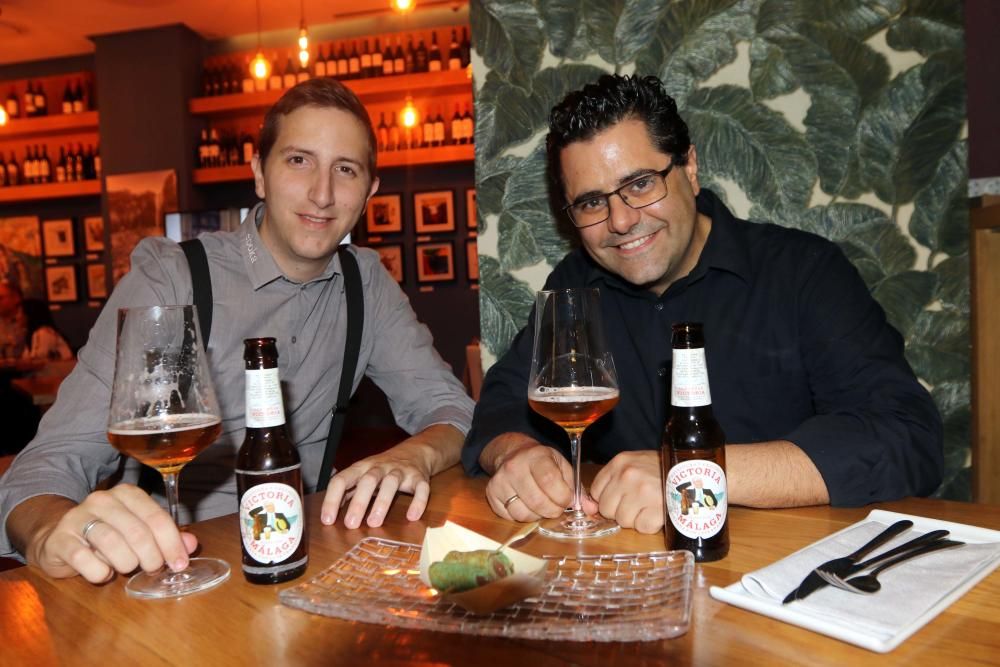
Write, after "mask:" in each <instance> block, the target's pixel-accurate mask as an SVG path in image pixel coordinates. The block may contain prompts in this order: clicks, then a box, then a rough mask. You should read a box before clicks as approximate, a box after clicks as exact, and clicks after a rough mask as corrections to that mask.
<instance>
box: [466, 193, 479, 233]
mask: <svg viewBox="0 0 1000 667" xmlns="http://www.w3.org/2000/svg"><path fill="white" fill-rule="evenodd" d="M465 224H466V226H467V227H468V228H469V229H478V228H479V220H478V219H477V218H476V189H475V188H469V189H468V190H466V191H465Z"/></svg>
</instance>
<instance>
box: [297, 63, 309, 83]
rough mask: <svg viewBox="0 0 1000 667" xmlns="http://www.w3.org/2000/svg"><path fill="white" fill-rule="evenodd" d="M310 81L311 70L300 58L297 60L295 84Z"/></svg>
mask: <svg viewBox="0 0 1000 667" xmlns="http://www.w3.org/2000/svg"><path fill="white" fill-rule="evenodd" d="M308 80H309V68H308V67H307V66H305V65H303V64H302V60H301V59H300V58H296V59H295V83H302V82H303V81H308Z"/></svg>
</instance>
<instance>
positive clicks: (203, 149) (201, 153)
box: [70, 127, 208, 169]
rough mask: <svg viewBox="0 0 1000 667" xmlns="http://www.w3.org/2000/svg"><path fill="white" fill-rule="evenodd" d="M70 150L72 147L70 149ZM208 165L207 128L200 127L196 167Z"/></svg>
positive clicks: (201, 167)
mask: <svg viewBox="0 0 1000 667" xmlns="http://www.w3.org/2000/svg"><path fill="white" fill-rule="evenodd" d="M70 151H71V152H72V148H71V149H70ZM207 166H208V129H207V128H204V127H203V128H201V137H200V138H199V139H198V168H199V169H204V168H205V167H207Z"/></svg>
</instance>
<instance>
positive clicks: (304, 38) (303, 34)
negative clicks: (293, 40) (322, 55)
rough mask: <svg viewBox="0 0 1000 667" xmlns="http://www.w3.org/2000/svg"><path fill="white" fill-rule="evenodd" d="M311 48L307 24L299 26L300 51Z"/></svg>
mask: <svg viewBox="0 0 1000 667" xmlns="http://www.w3.org/2000/svg"><path fill="white" fill-rule="evenodd" d="M308 49H309V32H308V31H307V30H306V27H305V26H302V27H301V28H299V51H307V50H308Z"/></svg>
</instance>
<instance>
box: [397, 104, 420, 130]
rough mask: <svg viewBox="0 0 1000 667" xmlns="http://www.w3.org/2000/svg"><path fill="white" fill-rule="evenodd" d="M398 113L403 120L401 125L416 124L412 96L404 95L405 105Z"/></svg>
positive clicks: (415, 111) (415, 112) (414, 125)
mask: <svg viewBox="0 0 1000 667" xmlns="http://www.w3.org/2000/svg"><path fill="white" fill-rule="evenodd" d="M399 115H400V118H401V119H402V121H403V127H416V126H417V109H416V107H414V106H413V98H411V97H410V96H407V97H406V106H404V107H403V110H402V112H400V114H399Z"/></svg>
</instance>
